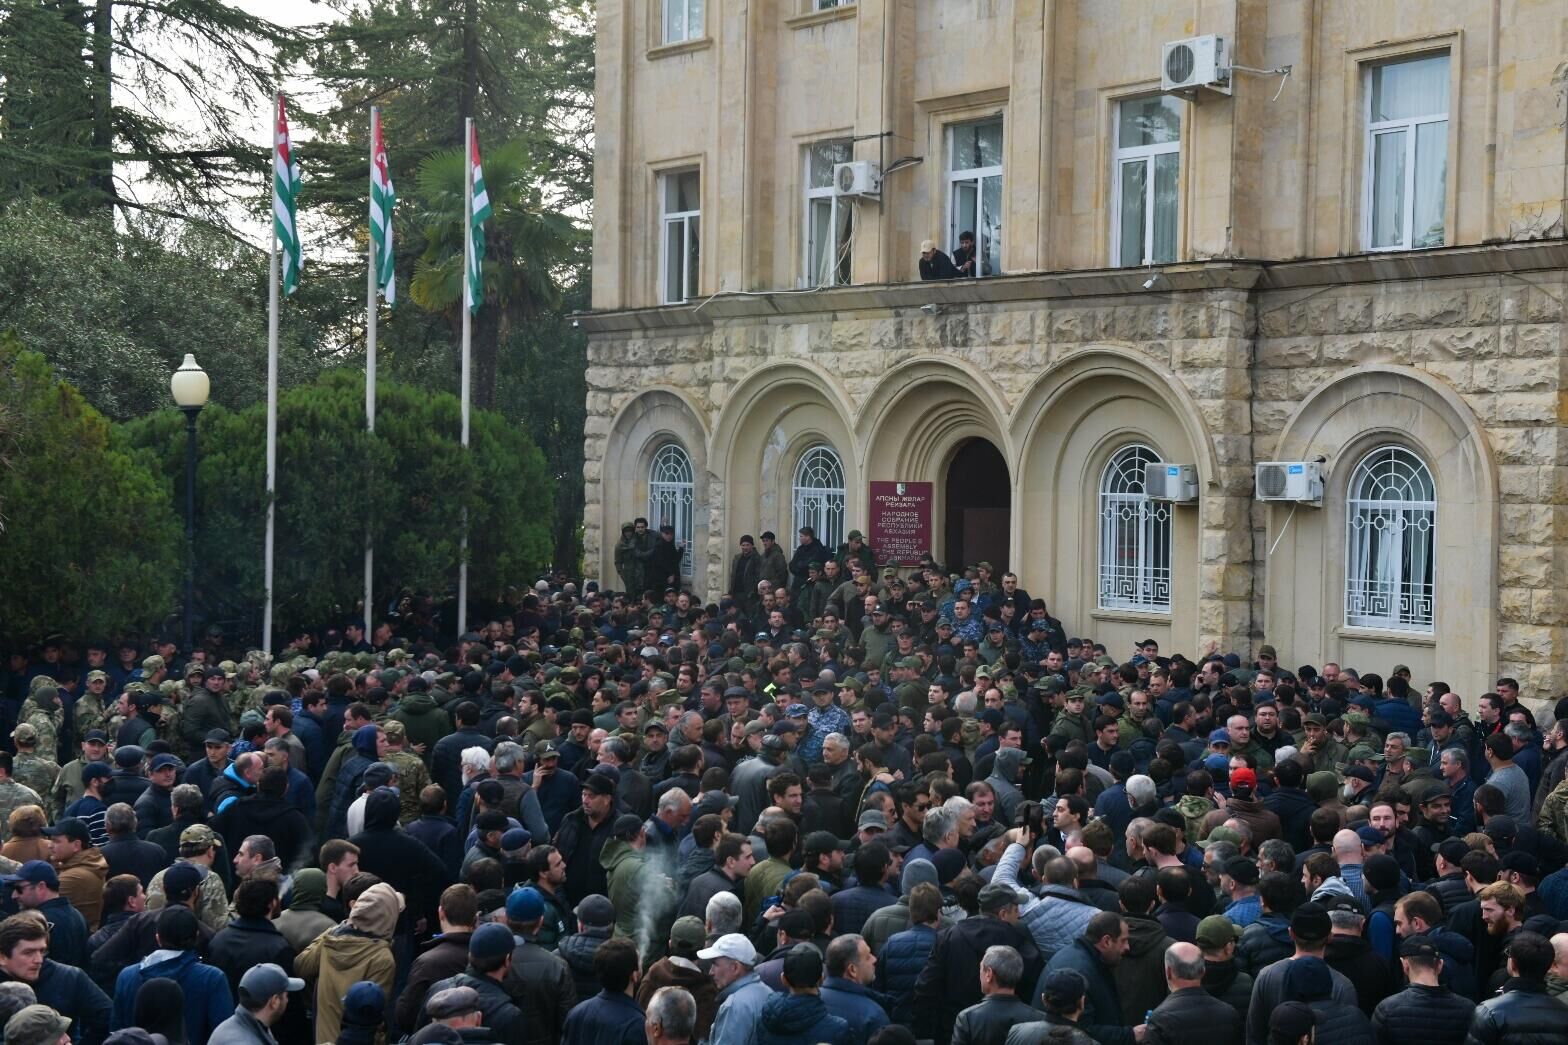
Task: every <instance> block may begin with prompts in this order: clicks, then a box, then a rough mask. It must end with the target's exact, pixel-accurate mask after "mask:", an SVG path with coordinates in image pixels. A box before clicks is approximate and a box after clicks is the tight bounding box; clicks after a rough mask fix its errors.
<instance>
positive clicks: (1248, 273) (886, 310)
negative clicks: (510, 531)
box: [577, 8, 1568, 335]
mask: <svg viewBox="0 0 1568 1045" xmlns="http://www.w3.org/2000/svg"><path fill="white" fill-rule="evenodd" d="M833 10H837V9H836V8H835V9H833ZM814 13H817V12H814ZM682 46H684V45H682ZM1551 270H1556V271H1558V272H1561V271H1563V270H1568V241H1564V240H1561V239H1558V240H1550V241H1540V242H1533V243H1502V244H1481V245H1475V246H1468V247H1440V248H1436V249H1434V250H1423V251H1412V252H1407V253H1399V254H1359V255H1353V256H1349V257H1343V258H1314V259H1311V260H1307V261H1274V262H1265V261H1247V260H1242V259H1216V260H1212V261H1193V262H1185V263H1182V264H1177V265H1164V266H1160V267H1158V268H1157V269H1155V270H1153V271H1156V272H1158V273H1159V277H1160V278H1159V282H1158V283H1156V284H1155V286H1154V287H1152V288H1150V289H1148V290H1145V289H1144V287H1143V284H1144V282H1145V281H1146V280H1147V279H1148V278H1149V274H1150V271H1151V270H1149V269H1146V268H1119V269H1089V270H1084V271H1077V272H1030V273H1019V274H1016V275H1008V276H996V277H993V278H991V279H964V280H950V281H944V282H933V283H922V282H918V281H916V282H911V283H861V284H854V285H851V286H847V287H824V288H821V289H813V290H796V291H791V290H778V291H754V292H742V293H720V294H716V295H714V296H712V297H710V298H705V299H703V300H701V301H698V302H695V303H693V304H689V305H670V306H663V307H657V308H639V309H622V310H617V311H606V312H584V313H580V314H579V315H578V317H577V320H578V322H579V323H580V324H581V326H582V328H583V329H584V330H585V331H587V332H588V333H589V334H590V335H606V334H608V335H614V334H626V333H638V332H661V333H671V334H674V333H683V332H684V333H695V332H700V331H704V330H710V329H712V327H713V325H714V324H715V323H716V322H718V321H722V320H758V319H762V320H766V319H770V318H779V319H784V318H787V317H804V316H811V317H816V318H833V317H835V316H838V315H841V314H854V315H856V316H859V317H862V318H866V317H874V316H876V315H878V314H881V315H884V316H892V315H896V314H898V313H899V312H900V311H905V310H913V309H919V308H921V307H922V306H927V305H935V306H938V307H940V308H943V309H952V310H955V311H957V310H962V309H965V308H968V307H969V306H972V305H990V304H1003V303H1008V302H1017V301H1051V300H1070V299H1079V298H1098V297H1123V298H1137V297H1140V296H1141V297H1152V298H1160V297H1165V296H1167V295H1171V294H1185V293H1201V292H1204V291H1215V290H1235V291H1244V292H1250V291H1256V290H1290V289H1294V288H1304V287H1321V286H1337V285H1344V284H1367V283H1382V282H1397V281H1406V280H1422V279H1447V278H1453V277H1460V276H1484V275H1513V274H1518V273H1524V272H1541V271H1551Z"/></svg>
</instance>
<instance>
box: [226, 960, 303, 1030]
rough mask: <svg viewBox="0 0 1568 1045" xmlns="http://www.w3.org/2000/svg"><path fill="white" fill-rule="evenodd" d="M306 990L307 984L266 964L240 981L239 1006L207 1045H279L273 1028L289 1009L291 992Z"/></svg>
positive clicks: (253, 969)
mask: <svg viewBox="0 0 1568 1045" xmlns="http://www.w3.org/2000/svg"><path fill="white" fill-rule="evenodd" d="M304 989H305V981H304V980H301V979H299V978H298V977H294V976H290V975H289V974H288V973H286V972H284V971H283V969H282V967H281V966H278V965H274V964H272V963H271V962H267V963H266V964H263V965H254V966H251V967H250V968H249V969H247V970H245V975H244V976H241V977H240V1003H239V1004H238V1005H236V1006H235V1007H234V1015H233V1016H230V1017H229V1018H228V1019H226V1020H224V1021H223V1022H222V1023H220V1024H218V1025H217V1026H216V1027H215V1028H213V1031H212V1037H210V1038H208V1039H207V1045H277V1039H276V1038H274V1037H273V1036H272V1028H273V1027H275V1026H277V1023H278V1021H279V1020H281V1019H282V1018H283V1010H285V1009H287V1008H288V1007H289V992H290V991H302V990H304Z"/></svg>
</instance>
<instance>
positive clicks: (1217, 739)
mask: <svg viewBox="0 0 1568 1045" xmlns="http://www.w3.org/2000/svg"><path fill="white" fill-rule="evenodd" d="M1209 743H1210V744H1224V745H1226V746H1227V747H1229V746H1230V731H1229V730H1227V729H1216V730H1214V731H1213V732H1211V733H1210V734H1209Z"/></svg>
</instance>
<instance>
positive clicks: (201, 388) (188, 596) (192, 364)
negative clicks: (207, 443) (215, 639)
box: [169, 352, 212, 654]
mask: <svg viewBox="0 0 1568 1045" xmlns="http://www.w3.org/2000/svg"><path fill="white" fill-rule="evenodd" d="M211 390H212V383H211V382H210V381H209V380H208V379H207V371H205V370H203V369H202V368H201V367H200V366H198V365H197V364H196V357H195V356H194V355H192V354H191V353H189V352H187V353H185V362H183V363H181V364H180V368H179V369H178V370H176V371H175V372H174V374H173V376H171V377H170V378H169V391H170V392H171V393H172V394H173V395H174V405H176V406H178V407H179V408H180V409H181V410H183V411H184V412H185V652H186V653H187V654H189V653H190V651H191V650H192V649H193V648H195V647H194V643H193V641H192V634H191V629H192V626H193V623H194V620H195V612H196V607H195V602H196V415H197V414H199V413H201V408H202V407H204V406H206V405H207V394H208V393H209V392H210V391H211Z"/></svg>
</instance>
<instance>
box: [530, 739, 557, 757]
mask: <svg viewBox="0 0 1568 1045" xmlns="http://www.w3.org/2000/svg"><path fill="white" fill-rule="evenodd" d="M560 757H561V752H560V750H559V749H557V748H556V746H555V741H553V740H541V741H539V743H537V744H535V745H534V759H535V760H536V761H542V760H544V759H547V758H560Z"/></svg>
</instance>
